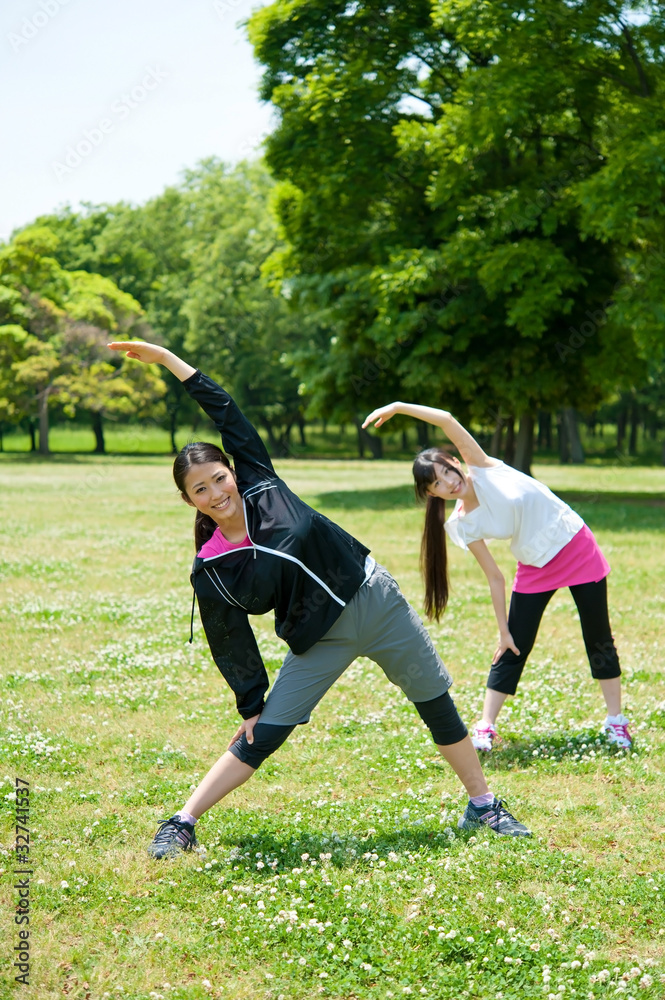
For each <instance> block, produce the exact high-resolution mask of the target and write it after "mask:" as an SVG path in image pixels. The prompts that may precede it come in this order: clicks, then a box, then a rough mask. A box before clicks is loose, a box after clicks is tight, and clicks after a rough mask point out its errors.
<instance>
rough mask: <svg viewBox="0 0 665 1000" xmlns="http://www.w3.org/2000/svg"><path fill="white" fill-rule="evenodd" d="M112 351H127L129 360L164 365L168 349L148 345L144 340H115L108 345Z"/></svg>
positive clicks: (156, 345)
mask: <svg viewBox="0 0 665 1000" xmlns="http://www.w3.org/2000/svg"><path fill="white" fill-rule="evenodd" d="M106 346H107V347H110V348H111V350H112V351H126V352H127V357H128V358H134V359H135V360H136V361H143V362H144V363H145V364H147V365H153V364H157V365H159V364H162V362H163V361H164V357H165V355H166V349H165V348H164V347H159V345H158V344H146V343H145V341H143V340H114V341H113V343H112V344H107V345H106Z"/></svg>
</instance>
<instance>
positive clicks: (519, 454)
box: [514, 413, 535, 476]
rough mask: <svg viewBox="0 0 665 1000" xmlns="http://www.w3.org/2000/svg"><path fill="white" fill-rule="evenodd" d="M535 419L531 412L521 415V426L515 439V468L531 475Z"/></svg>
mask: <svg viewBox="0 0 665 1000" xmlns="http://www.w3.org/2000/svg"><path fill="white" fill-rule="evenodd" d="M534 426H535V420H534V418H533V415H532V414H531V413H525V414H524V415H523V416H522V417H520V427H519V431H518V432H517V439H516V441H515V462H514V465H515V468H516V469H518V470H519V471H520V472H523V473H524V474H525V475H527V476H530V475H531V459H532V458H533V430H534Z"/></svg>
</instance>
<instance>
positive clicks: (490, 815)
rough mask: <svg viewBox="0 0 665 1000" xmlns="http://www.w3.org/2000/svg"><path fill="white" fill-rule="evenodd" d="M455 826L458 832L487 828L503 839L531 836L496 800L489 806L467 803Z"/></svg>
mask: <svg viewBox="0 0 665 1000" xmlns="http://www.w3.org/2000/svg"><path fill="white" fill-rule="evenodd" d="M457 826H458V827H459V829H460V830H477V829H478V827H481V826H489V827H490V829H492V830H494V832H495V833H498V834H500V835H501V836H503V837H530V836H531V831H530V830H527V828H526V827H525V826H524V825H523V824H522V823H518V821H517V820H516V819H515V817H514V816H513V815H511V813H509V812H508V810H507V809H506V808H505V806H504V804H503V802H502V801H501V799H497V798H495V799H494V802H492V804H491V805H489V806H474V805H473V803H471V802H469V804H468V805H467V807H466V809H465V810H464V815H463V816H462V818H461V819H460V821H459V822H458V824H457Z"/></svg>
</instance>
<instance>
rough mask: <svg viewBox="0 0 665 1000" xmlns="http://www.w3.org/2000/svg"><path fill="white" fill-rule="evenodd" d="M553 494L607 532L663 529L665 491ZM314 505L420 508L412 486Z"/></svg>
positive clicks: (322, 498) (327, 498)
mask: <svg viewBox="0 0 665 1000" xmlns="http://www.w3.org/2000/svg"><path fill="white" fill-rule="evenodd" d="M556 495H557V496H559V497H560V498H561V499H562V500H563V501H564V502H565V503H568V504H570V506H571V507H573V508H574V509H579V510H580V512H581V513H582V516H584V517H585V519H588V520H590V521H591V522H592V527H598V528H602V529H603V530H608V531H645V530H649V531H661V532H662V531H665V518H663V514H662V509H663V508H664V507H665V493H656V492H654V493H622V492H621V491H618V490H617V491H613V492H601V491H587V492H583V491H577V490H576V491H572V490H563V491H561V492H559V493H557V494H556ZM314 506H315V507H320V508H322V509H324V510H325V509H335V510H375V511H384V510H398V509H399V510H403V509H408V510H415V509H418V508H420V509H422V508H421V507H420V505H419V504H417V503H416V500H415V498H414V494H413V489H412V487H411V486H388V487H384V488H383V489H367V490H346V491H343V490H338V491H334V492H330V493H318V494H317V495H316V497H315V498H314ZM449 506H450V505H449Z"/></svg>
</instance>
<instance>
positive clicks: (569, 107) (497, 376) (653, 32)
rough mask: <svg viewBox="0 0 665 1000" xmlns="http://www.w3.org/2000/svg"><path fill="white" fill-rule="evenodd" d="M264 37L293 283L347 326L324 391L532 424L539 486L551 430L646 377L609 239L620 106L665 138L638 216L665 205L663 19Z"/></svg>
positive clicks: (316, 12) (273, 12)
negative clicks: (546, 433)
mask: <svg viewBox="0 0 665 1000" xmlns="http://www.w3.org/2000/svg"><path fill="white" fill-rule="evenodd" d="M636 10H637V11H638V12H639V14H640V16H639V17H637V16H636V15H635V12H636ZM249 32H250V38H251V40H252V41H253V43H254V46H255V52H256V55H257V57H258V58H259V60H260V61H261V62H262V63H263V64H264V66H265V73H264V79H263V91H262V95H263V97H264V98H265V99H267V100H271V101H272V102H273V104H274V105H275V106H276V108H277V109H278V111H279V114H280V120H279V124H278V127H277V128H276V129H275V131H274V132H273V134H272V135H271V136H270V137H269V140H268V143H267V162H268V164H269V166H270V168H271V169H272V171H273V172H274V174H275V175H276V177H277V178H278V179H279V181H280V183H279V186H278V191H277V198H276V202H277V212H278V216H279V219H280V224H281V233H282V235H283V236H284V238H285V240H286V243H287V246H286V249H284V250H281V251H278V252H277V253H276V254H275V255H273V258H272V268H273V272H274V275H275V277H276V278H277V279H278V278H280V277H281V278H282V279H284V280H288V281H289V282H290V284H291V288H292V294H293V297H294V298H295V299H296V300H297V299H298V297H299V296H301V295H302V296H305V297H307V298H309V300H310V301H312V300H315V301H316V302H317V303H318V305H319V307H320V308H321V309H323V310H325V311H326V312H327V313H328V315H329V318H330V319H331V320H332V321H334V324H335V330H334V340H331V342H330V344H329V349H328V350H327V351H325V352H323V353H322V354H320V355H319V356H318V357H317V356H316V355H315V354H312V356H311V357H310V358H309V362H308V372H309V378H308V377H307V376H305V381H306V382H307V383H308V384H309V381H310V379H311V382H312V385H313V386H314V387H315V388H316V389H317V390H321V391H322V392H323V393H324V394H327V395H328V398H330V395H332V396H337V398H338V399H339V398H340V397H341V396H343V394H344V388H343V387H342V386H341V385H340V371H341V372H342V375H341V378H342V379H345V380H346V381H347V388H346V395H347V396H349V395H350V394H351V393H352V392H354V391H355V394H356V395H357V397H358V398H357V400H356V406H357V407H358V408H359V409H366V408H368V407H370V406H372V405H374V404H375V403H378V402H381V401H382V400H384V399H385V397H386V396H387V395H392V394H393V393H394V392H398V393H400V394H402V393H404V394H405V395H407V394H408V395H409V396H414V395H417V396H419V397H420V398H425V399H427V400H431V401H433V402H435V401H437V402H445V403H447V405H454V406H456V407H461V408H462V409H465V410H466V411H467V412H468V413H469V414H470V415H471V416H473V417H476V418H477V419H479V420H481V421H483V422H485V423H489V422H494V421H496V420H497V419H498V420H499V421H501V420H502V419H503V418H504V416H507V417H509V418H510V419H512V417H519V418H521V420H522V424H521V434H520V435H518V440H519V441H520V451H521V454H520V455H519V456H518V463H519V464H520V465H521V466H522V467H523V468H527V469H528V465H529V455H530V442H531V440H532V429H533V420H534V416H535V413H536V412H537V411H538V410H539V409H546V410H553V409H557V408H559V407H578V408H585V407H589V408H592V407H593V406H595V405H596V404H597V403H598V402H599V400H600V399H602V398H603V395H604V394H606V393H607V392H608V391H609V390H610V387H611V388H615V387H616V385H617V384H619V383H621V380H622V379H624V378H627V377H628V378H630V379H635V378H637V379H639V378H644V377H646V372H645V368H644V361H643V360H641V359H643V353H642V351H641V344H642V343H646V339H645V337H643V338H642V341H640V340H639V339H637V340H636V336H637V326H638V322H637V320H636V319H635V316H629V315H628V313H627V312H626V311H625V310H624V311H623V312H619V311H618V310H615V309H610V308H609V305H611V304H613V303H614V302H615V300H617V299H620V298H621V296H622V295H623V289H624V287H625V286H626V284H627V282H628V280H629V279H628V275H627V266H628V265H627V258H626V254H625V252H624V250H625V245H623V246H621V245H619V244H618V243H617V241H616V240H615V239H614V236H613V234H612V233H608V232H605V231H603V229H602V224H601V223H602V216H603V204H605V203H609V202H610V201H611V199H612V197H613V195H612V191H613V182H612V178H611V176H610V173H611V171H612V169H614V170H615V171H617V169H618V168H617V165H616V164H613V161H612V155H613V154H612V148H611V147H612V141H611V140H610V139H607V138H605V137H606V136H607V134H608V133H609V132H610V129H611V125H610V123H611V122H612V121H613V120H614V118H615V113H616V109H617V107H618V106H619V105H621V106H623V107H624V108H625V109H626V110H625V111H624V115H625V117H626V120H627V121H630V120H631V119H634V118H635V117H637V116H639V117H643V118H645V119H650V120H652V121H653V122H654V123H658V124H656V125H655V126H654V130H653V133H651V140H652V142H653V143H654V148H653V149H652V155H651V157H650V159H649V164H648V165H647V166H645V167H644V172H643V174H642V176H641V179H642V182H643V183H642V184H641V187H640V191H641V194H642V196H643V199H644V201H643V202H642V203H641V206H640V207H641V208H642V210H643V211H644V212H645V214H646V210H645V208H644V206H645V204H646V203H647V202H648V203H649V204H650V205H651V206H652V207H653V206H654V205H655V204H657V203H658V200H659V199H660V198H661V195H660V193H659V190H660V189H659V188H658V186H656V191H655V193H654V194H653V196H652V197H651V199H650V200H649V194H648V187H649V185H648V178H649V176H650V175H651V174H652V173H653V172H654V171H656V170H657V169H660V168H659V167H658V168H657V162H659V156H660V153H659V150H660V149H661V148H662V146H661V138H662V130H661V127H660V122H661V120H662V110H661V106H662V67H663V51H665V50H664V48H663V43H664V42H665V26H664V24H663V14H662V11H661V8H660V7H659V6H658V5H657V4H655V3H641V4H638V5H628V4H622V3H613V2H599V0H590V2H585V3H584V4H578V3H570V2H565V0H523V2H519V3H517V2H508V3H503V4H493V3H480V4H479V3H477V2H476V0H474V2H471V0H417V2H415V3H412V4H408V5H401V6H395V5H394V4H392V3H389V2H387V0H357V2H354V3H347V2H343V0H340V2H334V0H318V2H317V0H313V2H312V0H275V2H274V3H272V4H270V5H269V6H267V7H264V8H262V9H261V10H259V11H258V12H256V13H255V14H254V15H253V17H252V19H251V21H250V25H249ZM608 171H610V173H608ZM603 175H605V176H606V178H607V183H606V185H605V186H603V184H602V182H601V181H600V180H599V178H600V177H601V176H603ZM594 184H595V185H596V186H595V187H594ZM598 185H600V186H598ZM594 199H595V200H594ZM661 200H662V199H661ZM656 215H658V213H656ZM654 228H655V229H656V230H658V232H659V233H660V232H661V223H660V221H659V219H656V221H655V222H654ZM659 238H660V237H656V236H655V235H653V234H652V235H651V239H652V241H654V242H657V240H658V239H659ZM632 301H633V303H634V305H635V308H636V309H638V310H639V309H640V304H639V300H638V297H635V296H633V297H632ZM589 317H596V321H594V320H593V319H592V320H591V322H593V323H594V332H593V334H592V335H588V336H587V335H586V334H585V333H584V332H582V333H580V332H579V331H580V329H581V328H582V325H583V324H584V323H588V322H590V320H589ZM584 329H585V330H587V331H588V329H589V328H588V326H587V327H585V328H584ZM651 329H652V330H653V331H654V332H655V324H652V325H651ZM571 338H572V343H571ZM580 338H581V339H580ZM619 343H621V345H622V351H621V353H620V354H619V353H618V352H617V345H618V344H619ZM574 344H577V346H573V345H574ZM569 348H572V350H570V351H569V350H568V349H569ZM385 356H387V357H388V358H392V359H393V363H392V364H391V365H390V366H388V367H385V368H384V369H383V370H381V366H380V364H378V363H377V362H378V359H379V358H381V357H385ZM342 359H343V360H342ZM344 362H346V363H344ZM367 366H369V369H368V370H372V366H374V368H377V367H379V369H380V373H379V375H378V376H377V377H376V378H375V379H368V378H361V379H360V380H358V379H357V375H358V374H359V373H362V371H363V370H364V369H365V368H366V367H367ZM354 374H355V375H356V383H355V385H356V389H355V390H354V389H353V388H352V387H353V377H354ZM349 387H351V388H349Z"/></svg>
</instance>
